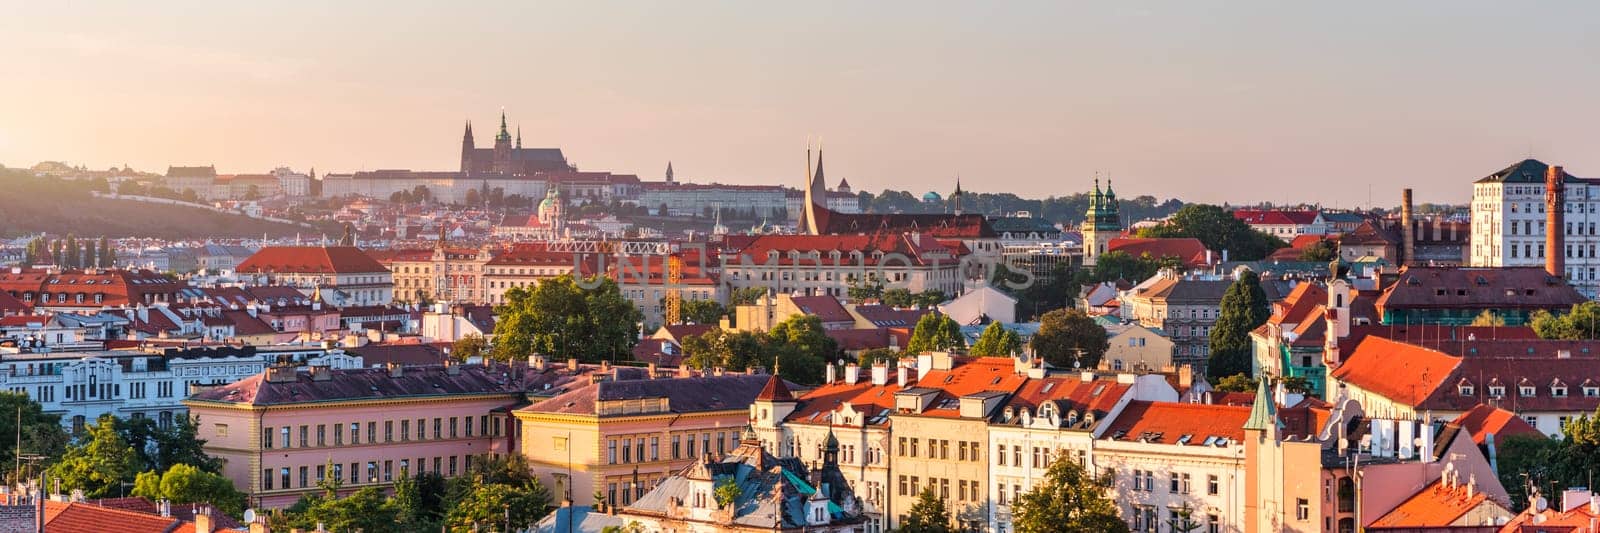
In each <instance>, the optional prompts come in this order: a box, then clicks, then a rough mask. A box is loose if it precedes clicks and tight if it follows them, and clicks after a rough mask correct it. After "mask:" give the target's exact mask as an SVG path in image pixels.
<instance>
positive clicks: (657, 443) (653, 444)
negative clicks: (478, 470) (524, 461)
mask: <svg viewBox="0 0 1600 533" xmlns="http://www.w3.org/2000/svg"><path fill="white" fill-rule="evenodd" d="M467 427H469V428H470V427H472V425H471V424H468V425H467ZM650 460H651V461H660V460H661V437H650Z"/></svg>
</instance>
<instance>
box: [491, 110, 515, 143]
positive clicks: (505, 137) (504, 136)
mask: <svg viewBox="0 0 1600 533" xmlns="http://www.w3.org/2000/svg"><path fill="white" fill-rule="evenodd" d="M494 140H495V142H496V143H499V142H501V141H504V142H506V143H510V142H511V131H510V130H509V129H507V128H506V110H505V109H501V110H500V134H499V135H495V137H494Z"/></svg>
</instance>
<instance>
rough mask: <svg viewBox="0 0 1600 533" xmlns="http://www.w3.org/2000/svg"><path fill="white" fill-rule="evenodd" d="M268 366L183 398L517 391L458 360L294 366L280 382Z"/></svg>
mask: <svg viewBox="0 0 1600 533" xmlns="http://www.w3.org/2000/svg"><path fill="white" fill-rule="evenodd" d="M274 370H275V369H272V368H269V369H267V370H265V371H263V372H261V373H259V374H256V375H254V376H250V377H248V378H244V379H242V380H239V381H236V382H233V383H230V384H227V385H223V386H221V387H217V388H214V389H211V390H207V391H205V392H201V393H199V394H196V395H194V396H191V397H190V398H189V399H188V400H186V402H199V403H224V404H245V405H255V406H268V405H290V404H301V403H318V402H333V401H350V400H376V399H404V398H423V397H436V396H451V395H470V394H511V393H515V392H517V391H518V385H517V384H516V383H514V382H513V381H512V380H511V378H510V377H509V375H508V374H507V372H506V370H505V369H504V368H485V367H483V366H481V365H460V373H458V374H451V373H449V372H448V371H446V369H445V367H443V366H428V367H407V368H406V369H405V371H404V373H403V375H402V376H401V377H391V376H390V375H389V370H388V369H384V368H354V369H322V370H324V371H327V372H330V373H331V377H330V378H329V379H327V380H315V379H312V377H311V374H310V372H308V371H304V370H300V371H296V372H295V379H294V381H288V382H281V383H274V382H272V381H271V380H269V379H268V378H267V376H268V375H269V374H270V373H271V372H273V371H274Z"/></svg>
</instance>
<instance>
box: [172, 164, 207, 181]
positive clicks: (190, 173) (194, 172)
mask: <svg viewBox="0 0 1600 533" xmlns="http://www.w3.org/2000/svg"><path fill="white" fill-rule="evenodd" d="M167 177H169V178H215V177H217V167H215V166H204V167H167Z"/></svg>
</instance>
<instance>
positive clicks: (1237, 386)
mask: <svg viewBox="0 0 1600 533" xmlns="http://www.w3.org/2000/svg"><path fill="white" fill-rule="evenodd" d="M1212 388H1213V389H1216V390H1219V391H1222V392H1255V390H1256V380H1254V379H1251V378H1250V375H1249V374H1234V375H1231V376H1224V377H1223V378H1222V379H1218V380H1217V384H1216V385H1213V386H1212Z"/></svg>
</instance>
